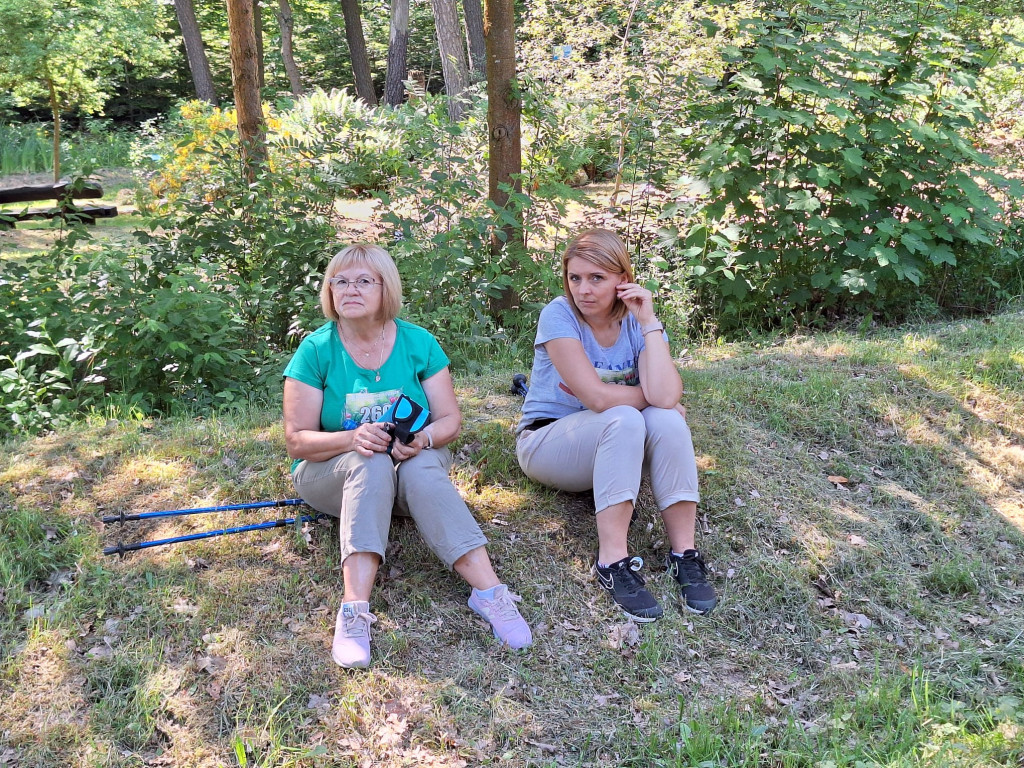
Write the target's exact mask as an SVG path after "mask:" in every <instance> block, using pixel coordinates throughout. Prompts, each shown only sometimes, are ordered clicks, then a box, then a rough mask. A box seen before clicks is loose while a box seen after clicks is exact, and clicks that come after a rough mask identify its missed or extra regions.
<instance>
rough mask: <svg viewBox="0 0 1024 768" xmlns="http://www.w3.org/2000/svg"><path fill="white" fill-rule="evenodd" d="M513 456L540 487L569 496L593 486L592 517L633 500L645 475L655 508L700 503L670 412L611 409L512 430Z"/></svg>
mask: <svg viewBox="0 0 1024 768" xmlns="http://www.w3.org/2000/svg"><path fill="white" fill-rule="evenodd" d="M516 458H517V459H519V466H520V467H522V468H523V472H525V473H526V476H527V477H529V478H530V479H531V480H536V481H537V482H538V483H541V484H542V485H546V486H548V487H551V488H557V489H558V490H560V491H572V492H576V493H578V492H580V491H586V490H590V489H593V491H594V509H595V511H596V512H600V511H601V510H604V509H607V508H608V507H610V506H612V505H613V504H619V503H621V502H623V501H631V502H633V503H636V497H637V495H638V494H639V492H640V478H641V476H642V475H643V474H647V475H649V476H650V478H651V490H652V491H653V492H654V500H655V502H656V503H657V505H658V511H664V510H665V509H666V508H667V507H670V506H671V505H673V504H675V503H676V502H679V501H693V502H699V501H700V493H699V491H698V490H697V461H696V458H695V456H694V452H693V439H692V438H691V436H690V427H689V426H688V425H687V423H686V419H684V418H683V417H682V414H680V413H679V412H678V411H675V410H670V409H665V408H654V407H653V406H651V407H648V408H645V409H644V410H642V411H638V410H637V409H636V408H633V407H632V406H629V405H617V406H614V407H613V408H609V409H608V410H606V411H602V412H601V413H595V412H594V411H580V412H578V413H573V414H570V415H568V416H563V417H562V418H560V419H558V420H557V421H554V422H552V423H551V424H548V425H547V426H544V427H541V428H540V429H536V430H532V431H529V430H524V431H523V432H520V433H519V438H518V440H517V441H516Z"/></svg>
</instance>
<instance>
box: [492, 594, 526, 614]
mask: <svg viewBox="0 0 1024 768" xmlns="http://www.w3.org/2000/svg"><path fill="white" fill-rule="evenodd" d="M522 601H523V598H521V597H520V596H519V595H517V594H516V593H515V592H510V591H507V590H506V591H505V592H504V593H503V594H501V595H497V596H496V597H495V598H494V599H493V600H488V601H486V602H487V603H488V608H490V609H492V610H493V611H494V613H495V614H496V615H497V617H498V618H499V619H501V620H502V621H511V620H513V619H518V618H519V609H518V608H516V603H521V602H522Z"/></svg>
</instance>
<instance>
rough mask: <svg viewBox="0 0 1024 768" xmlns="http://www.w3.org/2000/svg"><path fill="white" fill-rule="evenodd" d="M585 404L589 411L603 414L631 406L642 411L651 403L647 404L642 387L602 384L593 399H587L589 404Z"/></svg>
mask: <svg viewBox="0 0 1024 768" xmlns="http://www.w3.org/2000/svg"><path fill="white" fill-rule="evenodd" d="M581 402H583V405H585V406H586V407H587V410H590V411H594V413H602V412H603V411H607V410H608V409H609V408H614V407H615V406H617V405H629V406H632V407H633V408H636V409H637V410H638V411H642V410H643V409H644V408H646V407H647V406H648V405H650V403H648V402H647V398H646V397H645V396H644V392H643V389H641V388H640V387H628V386H623V385H622V384H603V383H602V384H601V385H600V386H599V387H598V388H597V389H596V391H595V392H594V394H593V395H592V396H591V397H588V398H587V402H584V401H582V400H581Z"/></svg>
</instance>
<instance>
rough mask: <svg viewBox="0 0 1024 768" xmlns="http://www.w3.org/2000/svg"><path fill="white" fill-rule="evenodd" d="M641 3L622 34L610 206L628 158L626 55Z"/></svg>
mask: <svg viewBox="0 0 1024 768" xmlns="http://www.w3.org/2000/svg"><path fill="white" fill-rule="evenodd" d="M638 4H639V0H633V7H632V8H630V9H629V19H628V20H627V21H626V31H625V32H624V33H623V35H622V61H621V62H620V63H619V66H620V67H621V68H622V69H621V70H620V72H619V88H618V90H619V156H618V160H617V161H616V163H615V187H614V188H613V189H612V196H611V198H610V199H609V200H608V207H609V208H614V207H615V204H616V202H617V201H618V198H619V192H620V191H621V190H622V163H623V162H624V161H625V159H626V139H627V138H628V137H629V126H628V125H627V124H626V113H625V108H626V107H625V104H624V103H623V101H624V99H625V92H624V91H623V88H622V84H623V80H624V79H625V77H626V55H627V53H628V51H629V29H630V27H632V26H633V16H634V15H635V14H636V7H637V5H638Z"/></svg>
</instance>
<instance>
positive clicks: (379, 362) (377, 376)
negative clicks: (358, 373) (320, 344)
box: [338, 323, 387, 381]
mask: <svg viewBox="0 0 1024 768" xmlns="http://www.w3.org/2000/svg"><path fill="white" fill-rule="evenodd" d="M386 327H387V323H385V324H384V325H382V326H381V327H380V339H379V342H380V357H379V358H378V359H377V367H376V368H370V369H368V370H372V371H373V375H374V379H373V380H374V381H380V369H381V368H383V367H384V329H385V328H386ZM338 330H339V331H340V332H341V340H342V341H343V342H345V346H346V347H349V346H351V347H352V348H353V349H355V350H356V351H357V352H361V353H362V355H363V357H364V358H368V357H369V356H370V355H371V353H372V352H373V346H371V347H370V349H369V351H365V350H363V349H361V348H359V347H358V346H356V344H355V342H353V341H349V340H348V339H347V338H345V329H344V328H342V327H341V323H338ZM350 354H351V352H350ZM361 367H366V364H365V361H364V363H363V365H362V366H361Z"/></svg>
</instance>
